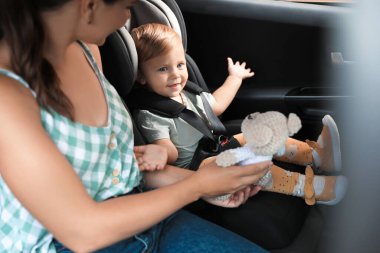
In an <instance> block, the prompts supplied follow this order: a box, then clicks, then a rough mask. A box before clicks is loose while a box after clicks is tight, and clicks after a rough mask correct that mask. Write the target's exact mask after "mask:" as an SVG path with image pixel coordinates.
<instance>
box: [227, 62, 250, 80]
mask: <svg viewBox="0 0 380 253" xmlns="http://www.w3.org/2000/svg"><path fill="white" fill-rule="evenodd" d="M227 61H228V73H229V75H230V76H235V77H238V78H240V79H242V80H243V79H245V78H248V77H252V76H253V75H254V74H255V73H254V72H252V71H251V69H250V68H246V63H245V62H243V63H240V62H239V61H237V62H235V63H234V62H233V61H232V59H231V58H230V57H228V58H227Z"/></svg>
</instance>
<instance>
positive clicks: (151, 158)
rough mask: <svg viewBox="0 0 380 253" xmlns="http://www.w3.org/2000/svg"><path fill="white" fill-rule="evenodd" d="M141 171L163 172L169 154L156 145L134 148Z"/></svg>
mask: <svg viewBox="0 0 380 253" xmlns="http://www.w3.org/2000/svg"><path fill="white" fill-rule="evenodd" d="M133 151H134V153H135V156H136V159H137V164H138V165H139V169H140V171H154V170H162V169H164V168H165V165H166V163H167V161H168V152H167V150H166V149H165V148H164V147H161V146H159V145H156V144H148V145H143V146H135V147H134V148H133Z"/></svg>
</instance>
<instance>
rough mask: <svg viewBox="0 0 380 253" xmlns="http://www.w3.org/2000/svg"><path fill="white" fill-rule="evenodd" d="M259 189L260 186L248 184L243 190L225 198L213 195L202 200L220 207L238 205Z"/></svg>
mask: <svg viewBox="0 0 380 253" xmlns="http://www.w3.org/2000/svg"><path fill="white" fill-rule="evenodd" d="M260 190H261V186H257V185H250V186H247V187H246V188H244V189H243V190H240V191H237V192H235V193H233V194H231V196H230V197H229V198H228V199H226V200H219V199H218V198H215V197H208V198H203V200H204V201H206V202H208V203H210V204H213V205H216V206H221V207H229V208H232V207H238V206H240V205H241V204H244V203H245V202H246V201H247V200H248V198H250V197H252V196H253V195H256V194H257V193H258V192H259V191H260Z"/></svg>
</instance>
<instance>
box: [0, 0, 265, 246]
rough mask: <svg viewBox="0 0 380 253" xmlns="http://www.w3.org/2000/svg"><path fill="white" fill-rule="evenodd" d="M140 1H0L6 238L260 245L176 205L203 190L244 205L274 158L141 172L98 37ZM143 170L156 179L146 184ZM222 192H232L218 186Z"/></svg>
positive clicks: (56, 242) (1, 196) (25, 242)
mask: <svg viewBox="0 0 380 253" xmlns="http://www.w3.org/2000/svg"><path fill="white" fill-rule="evenodd" d="M134 2H135V1H134V0H49V1H46V0H35V1H29V0H12V1H5V0H1V1H0V122H1V123H2V126H1V128H0V175H1V176H0V219H1V220H0V235H1V236H0V249H1V250H3V251H5V252H21V251H22V252H56V251H60V252H61V251H62V250H66V251H68V252H70V250H72V251H75V252H89V251H95V250H99V249H103V251H102V252H106V251H109V252H142V251H145V250H147V251H151V252H154V251H160V252H199V251H200V250H202V252H211V251H212V252H214V251H217V252H241V251H246V252H260V251H262V249H261V248H259V247H258V246H256V245H254V244H253V243H250V242H248V241H247V240H244V239H242V238H240V237H238V236H237V235H235V234H233V233H231V232H228V231H226V230H224V229H222V228H220V227H217V226H215V225H213V224H210V223H207V222H206V221H203V220H201V219H199V218H198V217H195V216H192V215H190V214H188V213H186V212H184V211H178V210H179V209H181V208H182V207H183V206H185V205H187V204H189V203H191V202H193V201H195V200H198V199H200V198H203V199H204V200H206V201H208V202H212V203H214V204H216V205H220V206H225V207H237V206H239V205H240V204H242V203H244V202H245V201H246V200H247V198H248V197H250V196H252V195H253V194H255V193H256V192H257V190H258V189H257V188H254V187H251V185H252V184H253V183H255V182H256V181H257V180H258V179H259V178H260V177H262V176H263V175H264V174H265V173H266V172H267V170H268V168H269V167H270V165H271V163H269V162H268V163H262V164H259V165H252V166H245V167H231V168H225V169H223V168H219V167H217V166H216V165H215V164H210V165H208V166H205V167H204V168H202V169H201V170H199V171H197V172H192V171H188V170H182V169H179V168H176V167H172V166H166V168H165V169H164V170H161V171H156V172H149V173H146V174H144V175H143V174H141V173H140V172H139V169H138V166H137V162H136V159H135V156H134V154H133V134H132V130H131V129H132V128H131V121H130V117H129V115H128V113H127V112H126V110H125V109H124V108H123V105H122V102H121V100H120V98H119V96H118V95H117V93H116V92H115V90H114V89H113V88H112V86H111V85H109V83H108V82H107V81H106V80H105V78H104V76H103V75H102V73H101V61H100V55H99V52H98V49H97V46H96V45H101V44H102V43H103V42H104V40H105V38H106V37H107V35H109V34H110V33H111V32H113V31H114V30H115V29H117V28H118V27H121V26H122V25H123V24H124V23H125V22H126V20H127V19H128V18H129V8H130V7H131V5H132V4H133V3H134ZM90 44H95V45H90ZM158 149H159V148H157V147H155V146H143V147H139V148H138V149H136V152H139V153H141V156H142V157H144V156H145V157H146V159H149V156H148V155H146V154H154V153H155V152H157V151H158ZM161 151H162V150H161ZM166 157H167V156H166ZM166 157H165V158H166ZM143 160H144V159H143ZM143 179H144V180H143ZM142 182H145V186H146V187H148V188H150V189H151V188H155V190H151V191H146V192H142V193H140V192H139V191H140V189H141V188H142V187H143V185H142ZM137 193H138V194H137ZM224 193H235V194H234V198H233V199H231V200H229V201H225V202H221V201H216V200H215V199H214V198H213V197H214V196H217V195H221V194H224ZM177 211H178V212H177ZM199 231H202V233H199ZM221 239H222V240H221ZM69 249H70V250H69Z"/></svg>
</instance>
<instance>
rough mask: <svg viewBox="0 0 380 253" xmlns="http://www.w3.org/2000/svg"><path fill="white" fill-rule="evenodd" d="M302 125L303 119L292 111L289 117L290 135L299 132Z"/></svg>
mask: <svg viewBox="0 0 380 253" xmlns="http://www.w3.org/2000/svg"><path fill="white" fill-rule="evenodd" d="M301 127H302V124H301V119H300V118H299V117H298V116H297V115H296V114H294V113H290V114H289V117H288V130H289V136H292V135H293V134H295V133H297V132H298V131H299V130H300V129H301Z"/></svg>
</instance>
